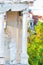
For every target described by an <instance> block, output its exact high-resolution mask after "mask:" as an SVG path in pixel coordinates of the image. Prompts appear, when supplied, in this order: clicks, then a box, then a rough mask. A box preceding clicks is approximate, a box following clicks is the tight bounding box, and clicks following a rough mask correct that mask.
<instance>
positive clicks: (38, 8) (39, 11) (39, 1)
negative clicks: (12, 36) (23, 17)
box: [30, 0, 43, 16]
mask: <svg viewBox="0 0 43 65" xmlns="http://www.w3.org/2000/svg"><path fill="white" fill-rule="evenodd" d="M30 9H32V12H33V13H34V14H35V15H42V16H43V0H36V1H35V2H34V4H33V6H32V7H30Z"/></svg>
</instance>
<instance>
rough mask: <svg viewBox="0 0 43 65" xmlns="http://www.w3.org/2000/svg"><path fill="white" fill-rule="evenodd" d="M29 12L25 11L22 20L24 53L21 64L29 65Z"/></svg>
mask: <svg viewBox="0 0 43 65" xmlns="http://www.w3.org/2000/svg"><path fill="white" fill-rule="evenodd" d="M27 15H28V14H27V12H26V11H23V18H22V19H23V20H22V53H21V63H22V64H26V65H28V55H27Z"/></svg>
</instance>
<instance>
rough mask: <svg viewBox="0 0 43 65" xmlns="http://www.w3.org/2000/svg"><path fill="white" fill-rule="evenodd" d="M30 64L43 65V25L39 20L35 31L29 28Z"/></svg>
mask: <svg viewBox="0 0 43 65" xmlns="http://www.w3.org/2000/svg"><path fill="white" fill-rule="evenodd" d="M28 34H29V37H28V48H27V49H28V50H27V53H28V55H29V59H28V62H29V63H30V65H43V23H41V22H40V21H39V20H38V23H37V25H35V26H34V31H31V30H30V29H29V28H28Z"/></svg>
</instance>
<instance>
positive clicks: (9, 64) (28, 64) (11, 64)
mask: <svg viewBox="0 0 43 65" xmlns="http://www.w3.org/2000/svg"><path fill="white" fill-rule="evenodd" d="M5 65H6V64H5ZM8 65H30V64H20V63H19V64H8Z"/></svg>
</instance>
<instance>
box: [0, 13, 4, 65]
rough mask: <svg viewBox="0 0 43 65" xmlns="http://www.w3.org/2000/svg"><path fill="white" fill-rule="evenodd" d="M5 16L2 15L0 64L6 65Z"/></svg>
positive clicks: (0, 24)
mask: <svg viewBox="0 0 43 65" xmlns="http://www.w3.org/2000/svg"><path fill="white" fill-rule="evenodd" d="M4 63H5V60H4V14H2V13H1V14H0V64H4Z"/></svg>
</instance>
